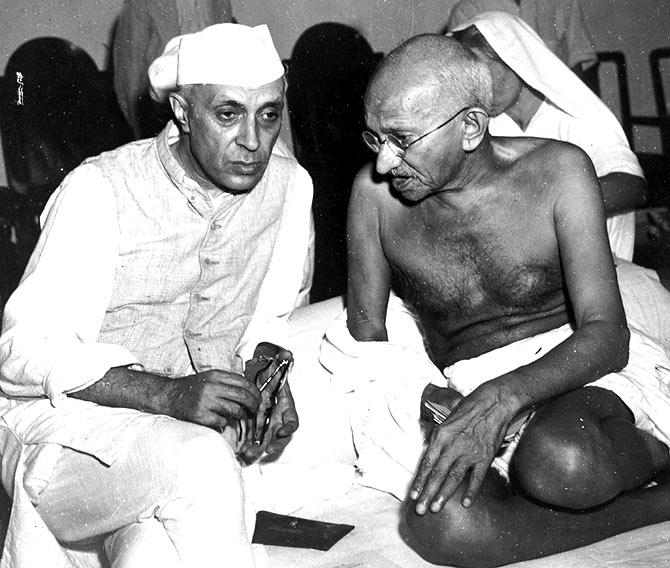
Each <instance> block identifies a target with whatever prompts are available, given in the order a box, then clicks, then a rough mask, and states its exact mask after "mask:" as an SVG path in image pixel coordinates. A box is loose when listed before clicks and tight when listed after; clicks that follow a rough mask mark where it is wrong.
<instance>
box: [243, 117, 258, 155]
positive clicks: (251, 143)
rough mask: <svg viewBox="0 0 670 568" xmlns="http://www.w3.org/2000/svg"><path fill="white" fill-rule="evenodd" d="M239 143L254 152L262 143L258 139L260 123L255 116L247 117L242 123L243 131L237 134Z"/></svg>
mask: <svg viewBox="0 0 670 568" xmlns="http://www.w3.org/2000/svg"><path fill="white" fill-rule="evenodd" d="M237 143H238V144H239V145H240V146H244V147H245V148H246V149H247V150H249V151H250V152H254V151H256V150H257V149H258V146H259V145H260V142H259V139H258V124H256V118H255V117H249V118H247V119H246V120H245V121H244V122H243V123H242V125H241V131H240V132H239V134H238V135H237Z"/></svg>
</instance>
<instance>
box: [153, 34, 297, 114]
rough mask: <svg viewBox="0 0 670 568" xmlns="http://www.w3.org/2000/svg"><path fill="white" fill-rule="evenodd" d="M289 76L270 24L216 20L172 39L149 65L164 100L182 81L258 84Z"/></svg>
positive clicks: (155, 89)
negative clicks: (229, 22) (275, 44)
mask: <svg viewBox="0 0 670 568" xmlns="http://www.w3.org/2000/svg"><path fill="white" fill-rule="evenodd" d="M283 75H284V65H283V64H282V62H281V59H280V58H279V54H278V53H277V50H276V49H275V46H274V44H273V43H272V37H271V36H270V30H268V27H267V26H266V25H261V26H255V27H250V26H243V25H241V24H215V25H213V26H209V27H208V28H205V29H204V30H202V31H199V32H195V33H192V34H186V35H182V36H177V37H175V38H172V39H171V40H170V41H169V42H168V44H167V45H166V46H165V49H164V50H163V53H162V55H160V56H159V57H158V58H156V59H155V60H154V62H153V63H152V64H151V65H150V66H149V82H150V83H151V96H152V98H153V99H154V100H156V101H158V102H165V101H166V100H167V97H168V94H170V93H171V92H172V91H174V90H175V89H176V88H177V87H178V86H180V85H194V84H213V85H231V86H235V87H250V88H256V87H260V86H262V85H266V84H268V83H272V81H275V80H277V79H279V78H280V77H282V76H283Z"/></svg>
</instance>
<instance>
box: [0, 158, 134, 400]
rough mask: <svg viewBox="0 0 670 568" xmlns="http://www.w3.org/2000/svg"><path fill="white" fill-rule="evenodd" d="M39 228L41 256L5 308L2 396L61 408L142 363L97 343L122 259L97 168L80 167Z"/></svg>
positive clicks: (0, 345)
mask: <svg viewBox="0 0 670 568" xmlns="http://www.w3.org/2000/svg"><path fill="white" fill-rule="evenodd" d="M41 221H42V227H43V228H42V234H41V235H40V239H39V241H38V243H37V246H36V248H35V251H34V252H33V254H32V256H31V258H30V261H29V263H28V266H27V268H26V271H25V273H24V276H23V278H22V280H21V283H20V284H19V286H18V288H17V290H16V291H15V292H14V294H12V296H11V297H10V298H9V300H8V302H7V305H6V306H5V312H4V320H3V330H2V331H3V333H2V336H1V337H0V389H1V390H2V392H3V393H4V394H6V395H8V396H15V397H40V396H48V397H49V398H50V399H51V400H52V401H53V402H56V401H57V400H58V399H59V398H61V397H62V396H64V394H65V393H69V392H72V391H75V390H79V389H82V388H85V387H86V386H88V385H90V384H92V383H93V382H95V381H97V380H99V379H100V378H102V377H103V376H104V375H105V373H106V372H107V371H108V370H109V369H110V368H112V367H117V366H122V365H130V364H134V363H137V360H136V358H135V357H134V355H133V354H132V353H130V352H129V351H128V350H127V349H125V348H123V347H121V346H119V345H111V344H104V343H98V342H97V337H98V334H99V332H100V326H101V325H102V321H103V318H104V315H105V310H106V308H107V306H108V304H109V299H110V297H111V293H112V286H113V284H114V274H115V269H116V262H117V254H118V223H117V218H116V205H115V201H114V193H113V190H112V188H111V187H110V186H109V184H108V183H107V181H106V179H105V178H104V177H103V175H102V174H101V173H100V171H99V170H98V169H97V168H96V167H95V166H93V165H87V166H82V167H80V168H78V169H77V170H76V171H75V172H73V173H71V174H70V175H69V176H68V177H67V178H66V179H65V181H64V182H63V183H62V184H61V187H60V188H59V189H58V190H57V191H56V192H55V193H54V195H53V196H52V197H51V199H50V200H49V202H48V203H47V206H46V208H45V211H44V213H43V215H42V219H41Z"/></svg>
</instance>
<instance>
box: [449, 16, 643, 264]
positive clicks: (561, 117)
mask: <svg viewBox="0 0 670 568" xmlns="http://www.w3.org/2000/svg"><path fill="white" fill-rule="evenodd" d="M469 26H476V27H477V29H478V30H479V32H480V33H481V34H482V35H483V36H484V37H485V38H486V41H487V42H488V43H489V44H490V45H491V47H492V48H493V50H494V51H495V52H496V53H497V54H498V56H499V57H500V59H502V60H503V61H504V62H505V63H506V64H507V65H508V66H509V67H510V68H511V69H512V70H513V71H514V72H515V73H516V74H517V75H518V76H519V77H520V78H521V79H522V80H523V81H524V82H525V83H526V84H528V85H529V86H530V87H532V88H533V89H535V90H536V91H538V92H539V93H541V94H542V95H543V96H544V97H545V99H546V100H545V102H544V103H543V104H542V106H541V107H540V108H539V109H538V111H537V112H536V113H535V115H534V116H533V118H532V119H531V121H530V123H529V124H528V126H527V127H526V129H525V130H521V128H520V127H519V126H518V125H517V124H516V123H515V122H514V121H513V120H512V119H511V118H510V117H509V116H508V115H506V114H502V115H500V116H497V117H493V118H492V119H491V121H490V123H489V131H490V132H491V134H493V135H494V136H531V137H537V138H551V139H554V140H562V141H565V142H570V143H572V144H575V145H576V146H579V147H580V148H581V149H582V150H584V151H585V152H586V153H587V154H588V155H589V157H590V158H591V161H592V162H593V165H594V168H595V171H596V175H597V176H598V177H603V176H605V175H607V174H609V173H614V172H620V173H626V174H631V175H635V176H639V177H644V175H643V173H642V168H640V164H639V163H638V161H637V158H636V157H635V154H634V152H633V151H632V150H631V149H630V146H629V144H628V141H627V140H626V135H625V134H624V131H623V129H622V128H621V125H620V124H619V122H618V120H617V119H616V117H615V116H614V114H612V112H611V111H610V110H609V109H608V108H607V106H606V105H605V104H604V103H603V102H602V101H601V100H600V99H599V98H598V97H597V96H596V95H595V94H594V93H593V91H591V89H589V88H588V87H587V86H586V85H585V84H584V83H583V82H582V81H581V80H580V79H579V78H578V77H577V76H576V75H575V74H574V73H573V72H572V71H571V70H570V69H569V68H568V67H567V66H566V65H565V64H564V63H563V62H562V61H561V60H560V59H559V58H558V57H557V56H556V55H554V54H553V53H552V52H551V50H550V49H549V48H548V47H547V46H546V45H545V43H544V42H543V41H542V39H541V38H540V37H539V36H538V35H537V34H536V33H535V31H534V30H533V29H532V28H531V27H530V26H529V25H528V24H526V22H524V21H523V20H521V19H520V18H518V17H516V16H514V15H512V14H508V13H505V12H484V13H482V14H479V15H477V16H476V17H474V18H472V19H471V20H468V21H466V22H463V23H461V24H460V25H459V26H458V27H457V28H456V29H455V30H454V31H456V30H462V29H465V28H467V27H469ZM607 232H608V235H609V238H610V245H611V248H612V251H613V252H614V253H615V254H616V256H618V257H619V258H623V259H626V260H631V259H632V257H633V244H634V238H635V217H634V214H633V213H625V214H621V215H616V216H613V217H610V218H609V219H608V221H607Z"/></svg>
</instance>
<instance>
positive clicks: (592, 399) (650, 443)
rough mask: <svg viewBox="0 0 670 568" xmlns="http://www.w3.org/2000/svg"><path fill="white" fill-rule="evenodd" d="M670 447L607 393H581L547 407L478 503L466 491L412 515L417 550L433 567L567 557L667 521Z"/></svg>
mask: <svg viewBox="0 0 670 568" xmlns="http://www.w3.org/2000/svg"><path fill="white" fill-rule="evenodd" d="M668 470H670V455H669V453H668V448H667V447H666V446H665V445H664V444H662V443H661V442H660V441H658V440H657V439H656V438H654V437H653V436H651V435H649V434H647V433H645V432H642V431H641V430H639V429H637V428H636V427H635V425H634V423H633V416H632V413H631V412H630V410H629V409H628V407H627V406H626V405H625V404H624V403H623V402H622V401H621V399H620V398H619V397H618V396H616V395H615V394H614V393H612V392H611V391H608V390H605V389H601V388H598V387H585V388H582V389H578V390H576V391H572V392H570V393H567V394H565V395H563V396H561V397H559V398H557V399H556V400H554V401H552V402H550V403H548V404H546V405H544V406H543V407H542V408H540V409H539V410H538V411H537V413H536V415H535V416H534V418H533V420H532V421H531V423H530V424H529V425H528V428H527V429H526V431H525V433H524V435H523V437H522V438H521V441H520V442H519V446H518V448H517V450H516V452H515V454H514V456H513V459H512V462H511V463H510V483H509V484H508V483H506V482H505V481H504V480H503V479H502V478H501V477H500V476H499V475H498V474H497V472H495V471H493V470H492V471H491V472H490V473H489V476H488V478H487V480H486V482H485V484H484V487H483V490H482V492H481V494H480V495H479V497H478V499H477V501H476V502H475V504H474V505H473V506H472V507H470V508H468V509H466V508H464V507H463V506H462V505H461V498H462V489H463V488H461V489H460V490H459V491H457V493H456V494H455V495H453V496H452V498H451V499H450V500H449V501H448V502H447V503H446V504H445V507H444V508H443V509H442V511H441V512H440V513H437V514H435V513H430V512H428V513H426V514H425V515H423V516H420V515H417V514H416V513H415V512H414V507H413V503H411V504H410V506H409V507H408V508H407V523H408V526H409V528H410V531H411V533H412V540H413V542H412V543H411V544H412V545H413V546H414V547H415V548H416V550H417V552H419V553H420V554H421V555H422V556H423V557H425V558H426V559H427V560H429V561H431V562H434V563H437V564H449V565H456V566H499V565H503V564H508V563H510V562H518V561H522V560H527V559H531V558H538V557H541V556H546V555H548V554H553V553H557V552H562V551H565V550H570V549H573V548H577V547H579V546H583V545H586V544H590V543H592V542H596V541H598V540H602V539H604V538H607V537H609V536H613V535H615V534H619V533H622V532H625V531H628V530H632V529H635V528H639V527H641V526H645V525H650V524H653V523H657V522H660V521H665V520H669V519H670V483H659V484H658V485H657V486H655V487H652V488H649V489H642V487H643V486H644V485H645V484H646V483H647V482H648V481H650V480H652V479H654V478H656V477H657V476H658V475H659V474H663V473H666V472H667V471H668Z"/></svg>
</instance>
